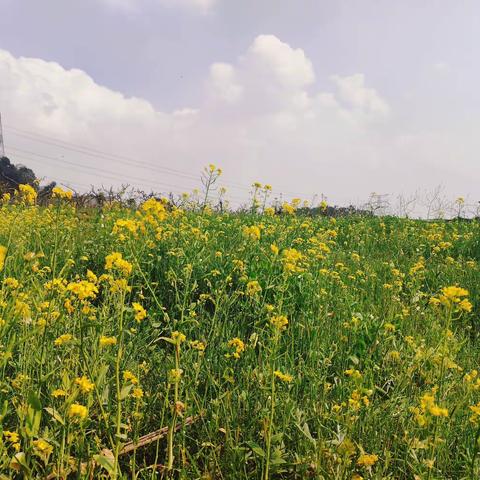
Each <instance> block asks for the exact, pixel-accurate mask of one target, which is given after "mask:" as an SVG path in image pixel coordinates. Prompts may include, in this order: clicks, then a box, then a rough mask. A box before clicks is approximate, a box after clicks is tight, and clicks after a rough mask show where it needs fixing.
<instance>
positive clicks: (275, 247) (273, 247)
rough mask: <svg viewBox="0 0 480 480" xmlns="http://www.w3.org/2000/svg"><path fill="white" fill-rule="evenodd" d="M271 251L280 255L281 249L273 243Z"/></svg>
mask: <svg viewBox="0 0 480 480" xmlns="http://www.w3.org/2000/svg"><path fill="white" fill-rule="evenodd" d="M270 251H271V252H272V253H273V254H274V255H278V252H279V251H280V249H279V248H278V247H277V246H276V245H275V244H274V243H272V244H271V245H270Z"/></svg>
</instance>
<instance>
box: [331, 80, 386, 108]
mask: <svg viewBox="0 0 480 480" xmlns="http://www.w3.org/2000/svg"><path fill="white" fill-rule="evenodd" d="M331 78H332V80H333V82H335V84H336V85H337V87H338V93H339V97H340V99H341V100H343V101H344V102H345V103H347V104H348V105H350V106H351V107H353V108H355V109H360V110H363V111H364V112H365V113H369V114H374V115H377V114H379V115H387V114H388V112H389V107H388V104H387V102H386V101H385V100H384V99H383V98H381V97H380V95H379V94H378V93H377V92H376V91H375V90H374V89H373V88H368V87H366V86H365V76H364V75H363V74H361V73H356V74H355V75H350V76H348V77H340V76H338V75H332V77H331Z"/></svg>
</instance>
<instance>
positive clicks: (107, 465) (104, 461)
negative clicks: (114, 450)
mask: <svg viewBox="0 0 480 480" xmlns="http://www.w3.org/2000/svg"><path fill="white" fill-rule="evenodd" d="M93 459H94V460H95V462H97V463H98V464H99V465H100V466H102V467H103V468H104V469H105V470H106V471H107V472H108V473H109V474H110V475H112V474H113V470H114V461H113V460H112V459H110V458H108V457H106V456H105V455H94V456H93Z"/></svg>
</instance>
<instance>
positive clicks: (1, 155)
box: [0, 112, 5, 158]
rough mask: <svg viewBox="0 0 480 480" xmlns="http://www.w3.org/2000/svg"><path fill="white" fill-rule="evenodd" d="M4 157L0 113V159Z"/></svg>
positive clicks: (0, 116)
mask: <svg viewBox="0 0 480 480" xmlns="http://www.w3.org/2000/svg"><path fill="white" fill-rule="evenodd" d="M4 156H5V145H4V144H3V128H2V113H1V112H0V158H3V157H4Z"/></svg>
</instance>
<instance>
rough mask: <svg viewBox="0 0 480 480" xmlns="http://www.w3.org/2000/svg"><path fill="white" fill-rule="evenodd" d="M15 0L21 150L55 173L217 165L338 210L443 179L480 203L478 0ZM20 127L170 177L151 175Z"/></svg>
mask: <svg viewBox="0 0 480 480" xmlns="http://www.w3.org/2000/svg"><path fill="white" fill-rule="evenodd" d="M0 8H1V11H2V15H1V16H0V111H1V112H2V115H3V120H4V123H5V125H6V128H5V137H6V146H7V152H8V153H9V155H10V156H11V157H12V159H13V160H15V158H16V156H17V157H18V159H19V161H20V160H21V161H22V162H23V163H28V162H27V158H28V159H30V161H31V162H32V167H34V168H35V170H36V171H38V172H39V173H40V174H42V175H43V176H45V177H46V178H55V175H56V176H57V177H60V175H61V176H62V179H63V180H68V181H71V182H76V183H77V185H78V186H79V185H80V184H83V185H87V184H90V183H98V182H99V181H102V183H104V184H107V183H108V182H110V183H114V184H118V182H119V180H118V179H117V180H115V181H114V180H113V179H112V178H113V177H118V178H121V177H122V176H125V178H128V177H133V176H135V177H136V178H138V179H148V180H150V183H155V182H156V181H157V180H158V181H162V182H163V184H168V183H169V182H171V183H172V184H173V183H174V181H175V185H176V187H178V189H188V188H191V187H193V186H195V182H194V181H191V182H190V181H186V180H187V177H185V176H184V177H180V176H175V175H173V174H171V175H170V176H168V175H167V174H166V173H165V172H166V171H164V172H163V173H162V172H161V168H163V167H166V168H171V169H175V170H177V171H179V172H183V173H185V174H188V175H196V174H197V172H198V171H199V170H200V169H201V166H202V165H205V164H207V163H210V162H214V163H217V164H219V165H221V166H222V167H223V169H224V171H225V183H226V184H231V185H233V184H234V183H235V184H237V185H242V186H244V187H245V189H243V190H241V189H239V188H237V190H236V191H235V189H234V190H232V196H235V197H237V201H240V198H242V197H243V196H245V195H247V190H248V185H250V184H251V183H252V182H253V181H257V180H258V181H260V182H268V183H272V184H273V185H274V187H276V188H277V191H286V190H287V189H289V191H292V192H295V193H304V194H305V196H307V195H311V194H313V193H318V194H322V193H323V194H325V195H327V197H328V198H329V199H331V201H332V202H339V203H348V202H349V201H356V202H357V201H360V200H362V199H365V198H366V197H368V195H369V193H370V192H372V191H376V192H380V193H390V194H391V195H392V198H393V197H394V196H395V195H396V194H399V193H403V194H406V195H411V194H413V192H415V191H417V190H425V189H433V188H435V186H437V185H440V184H441V185H443V186H444V190H445V194H446V195H448V196H452V197H455V196H458V195H465V196H469V197H470V198H471V199H472V200H476V197H478V187H477V185H478V182H479V180H480V167H479V163H480V162H479V161H478V159H477V156H478V147H479V143H480V141H479V140H478V138H477V137H478V134H477V132H478V129H479V127H480V108H479V107H480V93H479V88H478V84H479V68H478V61H477V59H478V56H479V45H480V4H479V3H478V2H475V1H456V2H451V1H448V0H443V1H429V0H426V1H423V2H418V1H409V0H406V1H402V2H393V1H379V0H377V1H372V0H357V1H344V0H334V1H325V0H315V1H314V0H296V1H293V0H292V1H290V0H288V1H287V0H276V1H274V0H261V1H259V0H257V1H251V0H243V1H234V0H84V1H82V2H74V1H69V2H65V1H64V0H45V1H43V2H38V1H36V0H0ZM9 127H12V130H10V131H9V130H8V128H9ZM15 128H17V131H16V133H14V130H13V129H15ZM18 129H21V130H22V131H23V132H26V131H28V132H31V133H35V134H40V135H42V137H37V139H43V140H45V138H46V136H48V137H50V138H55V139H58V140H62V141H66V142H69V145H70V146H71V145H79V144H81V145H88V146H89V147H91V148H94V149H98V150H101V151H103V152H105V153H109V154H110V153H111V154H118V153H119V154H122V155H124V156H125V157H126V158H128V159H130V158H131V157H135V159H138V161H141V162H144V163H145V164H148V165H150V164H151V165H154V166H155V167H160V169H158V168H155V169H154V170H155V172H156V173H154V172H153V170H148V169H144V170H143V171H140V172H137V169H136V168H133V166H132V165H129V163H128V161H127V160H125V161H124V162H123V163H120V162H115V161H114V159H113V157H112V158H111V159H108V158H98V157H97V158H94V157H93V156H92V155H90V156H88V155H85V154H80V153H79V152H74V151H72V150H70V151H69V150H67V149H63V150H62V149H60V148H59V147H55V146H53V145H48V144H46V143H40V142H35V141H34V140H32V138H33V136H32V135H30V138H27V136H26V134H25V133H24V134H23V136H21V135H20V133H21V132H20V131H19V130H18ZM9 145H11V146H12V148H17V149H18V150H11V151H8V146H9ZM22 151H23V152H22ZM25 151H28V152H36V153H41V154H43V155H44V158H43V160H44V161H43V162H42V161H41V157H38V156H37V157H36V156H35V155H33V153H28V154H27V153H25ZM20 157H22V158H23V159H22V158H20ZM48 157H53V158H55V160H53V159H51V158H50V159H49V158H48ZM61 159H68V161H69V162H70V164H68V165H67V164H63V165H62V163H61ZM74 165H80V168H77V169H76V170H75V171H74V170H73V169H72V168H70V167H72V166H74ZM89 166H90V167H93V168H98V167H99V166H101V169H102V172H103V173H101V172H99V171H93V170H92V171H90V172H89V171H88V167H89ZM137 166H138V165H137ZM110 171H111V172H115V174H114V175H110V176H109V177H110V178H109V179H107V178H103V177H107V176H108V175H107V174H106V173H105V172H110ZM157 174H158V175H157ZM135 183H136V184H137V185H138V186H140V187H144V188H147V187H149V186H150V184H148V185H147V183H146V182H143V183H142V181H141V180H136V181H135ZM227 186H228V185H227ZM79 188H80V187H79ZM163 188H166V187H163ZM242 192H243V193H242Z"/></svg>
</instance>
